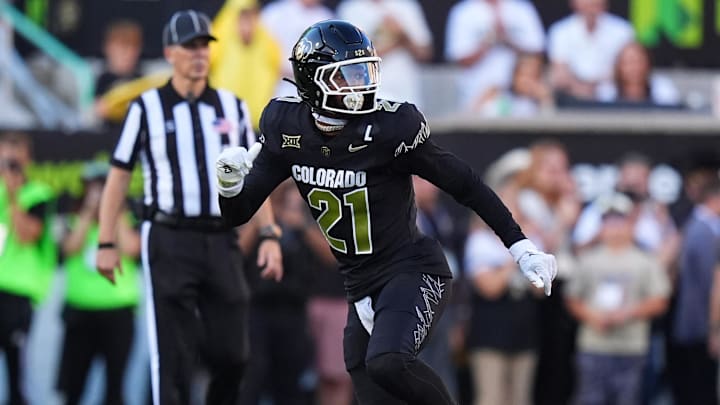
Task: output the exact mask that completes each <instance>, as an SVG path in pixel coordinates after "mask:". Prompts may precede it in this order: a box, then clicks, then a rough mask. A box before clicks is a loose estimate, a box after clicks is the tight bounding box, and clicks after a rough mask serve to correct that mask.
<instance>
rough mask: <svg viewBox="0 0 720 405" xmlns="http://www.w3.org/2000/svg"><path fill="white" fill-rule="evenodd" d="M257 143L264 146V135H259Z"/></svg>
mask: <svg viewBox="0 0 720 405" xmlns="http://www.w3.org/2000/svg"><path fill="white" fill-rule="evenodd" d="M258 141H260V143H262V144H263V145H264V144H265V134H263V133H261V134H260V137H259V138H258Z"/></svg>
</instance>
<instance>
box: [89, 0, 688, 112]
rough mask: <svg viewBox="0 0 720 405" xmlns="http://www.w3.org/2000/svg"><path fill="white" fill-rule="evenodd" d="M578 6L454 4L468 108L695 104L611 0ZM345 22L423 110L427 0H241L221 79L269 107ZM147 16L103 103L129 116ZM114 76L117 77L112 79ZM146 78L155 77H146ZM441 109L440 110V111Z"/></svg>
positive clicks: (219, 25)
mask: <svg viewBox="0 0 720 405" xmlns="http://www.w3.org/2000/svg"><path fill="white" fill-rule="evenodd" d="M569 3H570V6H571V9H572V10H573V13H572V14H571V15H569V16H567V17H565V18H563V19H561V20H559V21H557V22H555V23H553V24H551V25H550V26H549V27H544V26H543V24H542V22H541V20H540V17H539V15H538V12H537V10H536V9H535V6H534V5H533V3H531V2H529V1H527V0H463V1H460V2H458V3H456V4H455V5H454V6H453V7H452V8H451V10H450V14H449V16H448V19H447V25H446V33H445V34H446V35H445V45H444V52H445V54H444V55H443V59H444V60H445V61H447V63H448V64H449V65H453V66H456V67H457V76H456V86H457V89H456V91H455V92H454V93H455V94H457V100H456V101H455V102H456V103H457V108H453V109H454V110H455V111H465V112H469V113H472V114H474V115H477V116H481V117H531V116H537V115H541V114H545V113H548V112H552V111H554V109H556V108H563V107H574V108H608V107H622V108H625V109H628V108H639V109H643V108H673V109H681V108H684V104H685V101H684V99H683V97H682V96H681V94H680V92H679V91H678V89H677V88H676V86H675V85H674V84H673V82H672V81H671V80H670V79H669V78H668V77H665V76H662V75H658V74H656V73H655V72H654V69H653V65H652V60H651V58H650V54H649V52H648V50H647V49H646V48H645V47H643V45H641V44H640V43H638V42H637V41H636V40H635V34H634V30H633V27H632V25H631V24H630V23H629V22H628V21H626V20H624V19H623V18H621V17H618V16H615V15H612V14H610V13H609V12H608V11H607V8H608V2H607V0H570V1H569ZM330 18H339V19H345V20H348V21H350V22H352V23H353V24H356V25H357V26H359V27H361V28H362V29H363V30H365V31H366V32H367V33H368V34H369V35H370V37H371V39H373V41H374V44H375V47H376V49H377V50H378V54H379V56H380V57H381V58H382V59H383V63H382V86H381V91H380V97H382V98H387V99H390V100H397V101H409V102H412V103H415V104H418V105H420V106H421V107H422V104H423V102H424V101H425V100H426V98H425V97H432V95H428V94H424V92H427V91H428V90H427V89H425V88H426V87H427V86H425V84H424V83H423V82H422V77H421V76H422V75H421V70H422V68H423V66H424V65H425V64H426V63H428V62H429V61H430V60H432V58H433V56H434V55H433V46H432V45H433V35H432V32H431V31H430V29H429V27H428V24H427V21H426V16H425V15H424V11H423V8H422V6H421V4H420V3H419V2H417V1H415V0H393V1H388V0H344V1H341V2H339V4H338V5H337V7H336V8H335V9H331V8H329V7H327V6H325V5H324V4H323V2H322V1H321V0H275V1H271V2H269V3H267V4H266V5H265V6H264V7H262V8H260V7H259V6H258V5H257V4H256V3H254V2H252V1H250V2H233V1H229V2H228V3H226V5H225V7H224V8H223V9H221V10H220V12H219V13H218V15H217V16H216V18H215V22H214V28H215V30H216V34H217V35H218V37H219V38H220V39H221V40H220V41H219V42H218V43H217V44H215V45H213V48H212V50H211V52H212V61H213V63H212V68H211V83H212V84H213V85H214V86H217V87H220V88H227V89H230V90H232V91H233V92H235V93H236V94H237V95H238V96H239V97H241V98H243V99H245V100H247V101H248V104H249V109H250V112H251V113H252V114H253V116H255V117H256V119H257V117H258V116H259V113H260V111H261V110H262V107H263V106H264V105H265V103H266V102H267V100H269V99H270V98H271V97H277V96H288V95H294V94H295V89H294V86H293V85H292V84H291V83H290V82H288V81H286V80H283V79H284V78H291V77H292V71H291V69H290V62H289V61H288V60H287V55H289V54H290V52H291V50H292V46H293V44H294V42H295V41H296V39H297V38H298V37H299V35H300V34H301V33H302V31H303V30H304V29H305V28H306V27H308V26H309V25H311V24H312V23H314V22H316V21H319V20H324V19H330ZM141 38H142V34H141V28H140V26H139V25H137V24H136V25H135V27H134V28H132V23H130V22H128V21H119V22H117V23H115V24H113V25H111V26H110V27H109V28H108V30H107V33H106V35H105V46H104V47H103V49H104V52H105V56H106V63H105V65H104V71H103V73H102V76H101V79H102V80H100V81H99V82H98V86H97V92H98V96H99V101H100V102H99V103H98V106H97V109H96V110H97V112H99V113H100V116H103V117H106V118H108V119H109V120H110V121H118V120H121V119H122V117H123V112H124V107H125V105H126V104H127V102H128V101H129V100H130V99H131V98H132V97H133V96H135V95H136V94H137V93H138V91H141V90H143V89H145V88H147V87H148V86H150V85H151V84H156V83H157V80H162V76H161V77H160V78H158V79H157V80H150V79H151V78H152V76H149V77H146V78H145V79H144V80H145V81H143V80H140V81H135V82H134V83H135V86H133V85H130V86H122V88H121V89H120V90H116V91H114V92H110V93H109V94H108V93H107V92H106V91H107V90H108V84H109V83H116V84H117V83H122V82H127V81H130V80H132V79H135V78H137V77H138V69H139V63H140V59H139V58H140V54H141V49H142V40H141ZM111 79H112V80H114V81H112V80H111ZM143 83H144V85H143ZM431 113H432V111H431Z"/></svg>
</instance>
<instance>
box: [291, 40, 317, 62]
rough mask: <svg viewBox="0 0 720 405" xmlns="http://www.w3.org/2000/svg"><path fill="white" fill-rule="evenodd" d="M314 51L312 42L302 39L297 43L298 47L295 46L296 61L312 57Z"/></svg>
mask: <svg viewBox="0 0 720 405" xmlns="http://www.w3.org/2000/svg"><path fill="white" fill-rule="evenodd" d="M312 50H313V44H312V42H310V40H309V39H307V38H303V39H301V40H300V41H299V42H298V43H297V45H295V51H294V54H295V60H299V61H302V60H305V59H306V58H307V57H308V56H309V55H310V53H311V52H312Z"/></svg>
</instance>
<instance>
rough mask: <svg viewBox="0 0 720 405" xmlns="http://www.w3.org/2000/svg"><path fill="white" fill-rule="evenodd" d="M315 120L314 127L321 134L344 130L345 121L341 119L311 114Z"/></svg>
mask: <svg viewBox="0 0 720 405" xmlns="http://www.w3.org/2000/svg"><path fill="white" fill-rule="evenodd" d="M313 117H314V118H315V126H316V127H317V128H318V129H319V130H321V131H322V132H337V131H340V130H341V129H343V128H345V125H346V124H347V120H345V119H342V118H332V117H326V116H324V115H320V114H318V113H316V112H314V113H313Z"/></svg>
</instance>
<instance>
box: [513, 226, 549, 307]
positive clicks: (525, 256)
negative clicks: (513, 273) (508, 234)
mask: <svg viewBox="0 0 720 405" xmlns="http://www.w3.org/2000/svg"><path fill="white" fill-rule="evenodd" d="M510 254H512V256H513V258H514V259H515V261H516V262H517V264H518V265H520V270H521V271H522V272H523V274H524V275H525V277H527V278H528V279H529V280H530V282H531V283H532V284H533V285H534V286H535V287H537V288H543V287H544V288H545V295H547V296H549V295H550V293H551V290H552V282H553V280H554V279H555V276H557V261H556V260H555V256H553V255H551V254H547V253H544V252H541V251H540V250H539V249H538V248H537V247H536V246H535V244H534V243H532V242H531V241H530V240H528V239H523V240H521V241H518V242H515V243H514V244H513V245H512V246H510Z"/></svg>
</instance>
